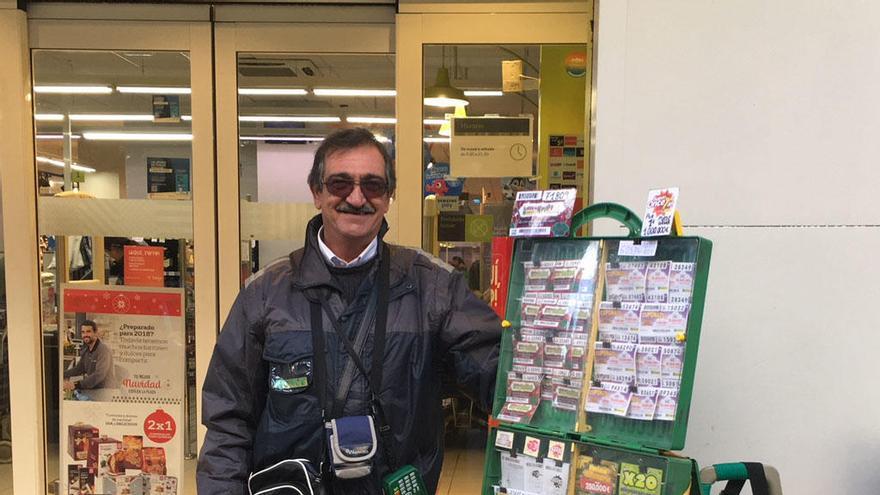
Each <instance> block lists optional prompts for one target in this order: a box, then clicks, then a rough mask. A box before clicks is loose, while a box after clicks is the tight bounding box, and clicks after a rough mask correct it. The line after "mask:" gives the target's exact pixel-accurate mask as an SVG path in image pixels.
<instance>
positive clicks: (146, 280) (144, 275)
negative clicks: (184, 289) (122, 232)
mask: <svg viewBox="0 0 880 495" xmlns="http://www.w3.org/2000/svg"><path fill="white" fill-rule="evenodd" d="M123 252H124V253H125V254H124V256H123V260H124V265H123V270H124V271H123V275H124V277H125V283H127V284H128V285H134V286H139V287H163V286H164V285H165V248H164V247H161V246H124V247H123Z"/></svg>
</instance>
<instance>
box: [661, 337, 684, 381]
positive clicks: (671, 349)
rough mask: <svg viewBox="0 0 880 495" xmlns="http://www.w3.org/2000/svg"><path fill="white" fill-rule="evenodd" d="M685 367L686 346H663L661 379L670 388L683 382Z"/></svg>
mask: <svg viewBox="0 0 880 495" xmlns="http://www.w3.org/2000/svg"><path fill="white" fill-rule="evenodd" d="M683 367H684V346H680V345H668V346H663V356H662V358H661V363H660V380H661V381H662V382H663V384H664V386H666V387H668V388H678V387H679V384H680V383H681V370H682V368H683Z"/></svg>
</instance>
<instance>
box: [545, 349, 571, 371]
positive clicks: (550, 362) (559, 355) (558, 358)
mask: <svg viewBox="0 0 880 495" xmlns="http://www.w3.org/2000/svg"><path fill="white" fill-rule="evenodd" d="M568 357H569V356H568V346H566V345H560V344H544V367H545V368H558V369H566V366H565V363H566V362H567V360H568Z"/></svg>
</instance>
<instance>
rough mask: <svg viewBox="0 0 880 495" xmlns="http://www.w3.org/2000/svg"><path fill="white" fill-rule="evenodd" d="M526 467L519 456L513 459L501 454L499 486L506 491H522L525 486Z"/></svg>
mask: <svg viewBox="0 0 880 495" xmlns="http://www.w3.org/2000/svg"><path fill="white" fill-rule="evenodd" d="M525 473H526V466H525V462H524V459H522V458H521V456H516V457H513V456H512V455H510V454H509V453H507V452H501V486H503V487H504V488H508V489H514V490H522V489H523V487H524V486H525Z"/></svg>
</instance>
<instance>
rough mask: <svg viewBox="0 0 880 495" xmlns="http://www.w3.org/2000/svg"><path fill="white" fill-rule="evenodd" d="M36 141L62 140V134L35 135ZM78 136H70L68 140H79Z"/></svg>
mask: <svg viewBox="0 0 880 495" xmlns="http://www.w3.org/2000/svg"><path fill="white" fill-rule="evenodd" d="M34 137H36V138H37V139H64V134H37V135H36V136H34ZM79 138H80V135H79V134H71V135H70V139H79Z"/></svg>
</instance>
